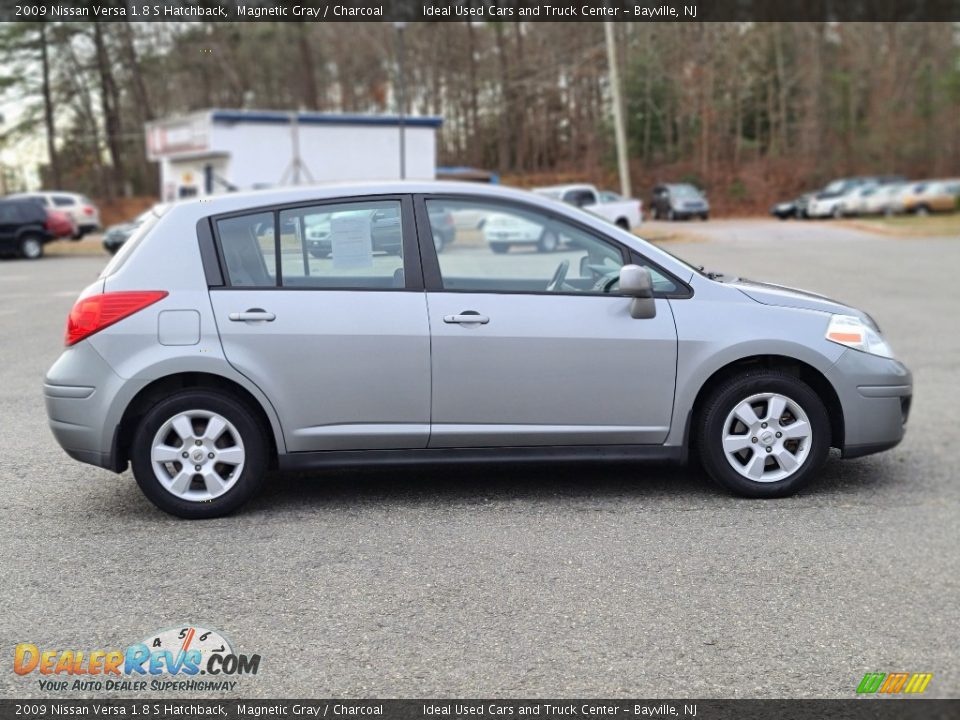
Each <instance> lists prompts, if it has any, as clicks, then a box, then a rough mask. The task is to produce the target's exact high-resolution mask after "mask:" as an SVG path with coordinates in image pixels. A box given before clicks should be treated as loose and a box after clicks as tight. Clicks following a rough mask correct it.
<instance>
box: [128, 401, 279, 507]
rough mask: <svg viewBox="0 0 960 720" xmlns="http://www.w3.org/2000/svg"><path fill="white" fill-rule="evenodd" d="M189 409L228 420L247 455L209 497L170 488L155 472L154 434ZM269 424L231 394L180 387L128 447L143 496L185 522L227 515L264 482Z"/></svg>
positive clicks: (142, 425) (145, 420) (147, 418)
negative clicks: (232, 477) (198, 498)
mask: <svg viewBox="0 0 960 720" xmlns="http://www.w3.org/2000/svg"><path fill="white" fill-rule="evenodd" d="M189 410H207V411H210V412H215V413H217V414H218V415H220V416H222V417H223V418H225V419H227V420H229V421H230V422H231V423H232V424H233V426H234V427H235V428H236V429H237V432H238V433H239V434H240V437H241V438H242V440H243V445H244V450H245V453H246V457H245V458H244V464H243V469H242V471H241V473H240V477H239V478H238V479H237V480H236V482H235V483H234V485H233V487H231V488H230V489H229V490H227V491H226V492H225V493H224V494H223V495H220V496H218V497H216V498H214V499H212V500H206V501H203V502H192V501H190V500H184V499H181V498H178V497H176V496H175V495H173V494H172V493H171V492H168V491H167V490H166V489H165V488H164V487H163V486H162V485H161V484H160V481H159V480H158V479H157V477H156V475H155V474H154V471H153V465H152V461H151V450H152V443H153V438H154V436H155V435H156V434H157V431H158V430H159V429H160V427H161V425H163V424H164V423H165V422H166V421H167V420H169V419H170V418H172V417H173V416H175V415H176V414H178V413H181V412H186V411H189ZM267 432H269V430H268V429H267V428H263V427H261V423H260V422H259V421H258V420H257V418H256V416H255V415H254V413H253V412H252V411H251V410H250V409H249V408H248V407H247V406H246V405H245V404H244V403H241V402H238V401H237V400H235V399H234V398H232V397H230V396H229V395H225V394H222V393H219V392H216V391H213V390H184V391H182V392H178V393H176V394H174V395H172V396H170V397H168V398H165V399H163V400H161V401H160V402H158V403H157V404H156V405H154V406H153V407H152V408H150V409H149V410H148V411H147V412H146V414H144V416H143V418H142V419H141V421H140V424H139V425H138V426H137V429H136V432H135V433H134V436H133V442H132V444H131V446H130V464H131V467H132V468H133V475H134V477H135V478H136V480H137V484H138V485H139V486H140V489H141V490H142V491H143V494H144V495H146V496H147V498H148V499H149V500H150V502H152V503H153V504H154V505H156V506H157V507H158V508H160V509H161V510H163V511H164V512H167V513H170V514H171V515H176V516H177V517H181V518H186V519H188V520H199V519H203V518H215V517H222V516H223V515H229V514H230V513H232V512H234V511H235V510H236V509H237V508H239V507H240V506H241V505H243V504H244V503H245V502H247V501H248V500H249V499H250V498H251V497H253V496H254V495H255V494H256V493H257V491H259V490H260V488H261V487H262V485H263V481H264V476H265V474H266V471H267V461H268V457H267V451H268V447H269V446H268V443H267V441H266V433H267Z"/></svg>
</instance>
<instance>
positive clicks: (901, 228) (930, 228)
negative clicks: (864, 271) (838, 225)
mask: <svg viewBox="0 0 960 720" xmlns="http://www.w3.org/2000/svg"><path fill="white" fill-rule="evenodd" d="M843 224H844V225H847V226H849V227H853V228H857V229H858V230H866V231H867V232H873V233H877V234H878V235H889V236H892V237H948V236H950V235H958V236H960V213H951V214H949V215H927V216H923V215H896V216H894V217H881V218H863V219H858V220H844V221H843Z"/></svg>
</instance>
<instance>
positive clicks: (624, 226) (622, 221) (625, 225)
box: [614, 218, 630, 232]
mask: <svg viewBox="0 0 960 720" xmlns="http://www.w3.org/2000/svg"><path fill="white" fill-rule="evenodd" d="M614 224H615V225H616V226H617V227H618V228H620V229H621V230H626V231H627V232H630V223H629V222H627V219H626V218H619V219H618V220H617V222H616V223H614Z"/></svg>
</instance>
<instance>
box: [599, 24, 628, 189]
mask: <svg viewBox="0 0 960 720" xmlns="http://www.w3.org/2000/svg"><path fill="white" fill-rule="evenodd" d="M603 34H604V37H605V38H606V41H607V66H608V68H607V69H608V71H609V73H610V95H611V98H612V100H613V131H614V135H615V137H616V142H617V169H618V170H619V172H620V194H621V195H623V196H624V197H630V196H631V195H632V194H633V193H632V191H631V189H630V167H629V165H628V164H627V134H626V128H625V127H624V124H623V96H622V95H621V93H620V72H619V69H618V67H617V65H618V64H617V40H616V37H615V36H614V32H613V23H612V22H604V23H603Z"/></svg>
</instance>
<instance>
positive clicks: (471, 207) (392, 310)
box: [44, 182, 912, 518]
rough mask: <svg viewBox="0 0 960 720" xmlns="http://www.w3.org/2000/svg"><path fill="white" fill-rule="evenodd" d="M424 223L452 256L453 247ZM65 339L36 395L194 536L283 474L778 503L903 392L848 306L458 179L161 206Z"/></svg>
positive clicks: (56, 425)
mask: <svg viewBox="0 0 960 720" xmlns="http://www.w3.org/2000/svg"><path fill="white" fill-rule="evenodd" d="M382 217H390V218H398V219H399V220H398V222H396V223H394V224H392V225H390V226H389V227H387V226H386V225H384V224H383V223H382V222H378V221H377V218H382ZM436 217H450V218H452V219H453V226H454V228H455V233H456V238H457V241H456V243H455V244H453V245H452V246H449V247H447V248H446V249H445V250H444V251H443V252H442V253H438V252H437V250H436V245H435V243H434V242H433V237H432V234H433V232H434V229H433V228H432V227H431V222H432V219H433V218H436ZM504 217H506V218H508V219H512V220H514V221H517V222H523V223H525V224H528V225H533V226H535V227H539V228H541V231H542V233H543V234H544V235H549V236H550V237H552V238H554V239H556V241H557V242H556V243H551V248H552V251H551V252H538V251H537V249H536V247H533V246H531V247H525V246H517V247H514V248H510V249H509V251H507V252H501V253H494V252H492V251H491V250H490V246H489V244H488V243H487V242H485V238H484V233H483V227H484V225H485V224H486V223H487V222H491V221H493V222H494V223H496V222H500V220H499V219H501V218H504ZM317 228H320V229H322V231H323V232H325V233H327V236H328V237H329V238H330V252H329V253H323V254H321V256H320V257H316V256H315V255H314V254H312V253H310V251H309V250H310V248H309V240H308V238H310V237H313V236H314V235H315V234H316V229H317ZM385 232H390V233H394V234H395V239H394V240H395V241H393V242H384V238H383V237H380V235H382V234H383V233H385ZM444 232H450V228H448V227H445V228H444ZM374 233H377V234H378V242H373V240H372V237H371V236H372V234H374ZM66 345H67V348H66V350H65V351H64V352H63V354H62V355H61V356H60V358H59V359H58V360H57V361H56V363H55V364H54V365H53V367H52V368H51V369H50V371H49V372H48V373H47V376H46V381H45V386H44V392H45V396H46V404H47V412H48V415H49V418H50V426H51V428H52V430H53V433H54V435H55V436H56V438H57V440H58V441H59V443H60V444H61V445H62V446H63V448H64V449H65V450H66V451H67V453H68V454H69V455H71V456H72V457H74V458H76V459H77V460H80V461H83V462H86V463H90V464H93V465H97V466H99V467H103V468H107V469H110V470H113V471H115V472H122V471H123V470H125V469H126V467H127V465H128V463H129V464H130V465H132V468H133V474H134V477H135V478H136V480H137V482H138V483H139V485H140V487H141V488H142V490H143V492H144V493H145V494H146V495H147V497H148V498H149V499H150V500H152V501H153V502H154V503H155V504H156V505H157V506H158V507H160V508H162V509H163V510H165V511H167V512H170V513H173V514H175V515H179V516H181V517H186V518H202V517H214V516H220V515H224V514H226V513H229V512H231V511H233V510H235V509H236V508H238V507H239V506H240V505H242V504H243V503H244V502H245V501H246V500H248V499H249V498H250V497H251V496H252V495H253V494H254V492H255V491H256V490H257V489H258V488H259V487H260V485H261V484H262V483H263V480H264V475H265V473H266V472H267V470H268V469H269V468H270V467H274V466H277V467H279V468H281V469H285V468H313V467H334V468H336V467H342V466H345V465H352V464H369V463H387V464H396V463H405V462H434V461H440V462H468V461H482V460H491V459H496V460H505V459H506V460H536V461H546V460H558V459H559V460H572V459H581V458H585V459H618V460H624V459H636V460H645V459H649V460H677V461H683V460H685V459H687V458H688V456H689V455H690V454H691V453H695V454H696V456H697V457H699V459H700V461H701V462H702V464H703V466H704V467H705V469H706V470H707V472H708V473H709V474H710V476H711V477H712V478H713V479H714V480H716V481H717V482H718V483H719V484H721V485H722V486H724V487H726V488H727V489H728V490H730V491H732V492H734V493H737V494H740V495H744V496H749V497H758V498H770V497H781V496H785V495H788V494H791V493H793V492H796V491H797V490H798V489H800V488H801V487H803V486H804V485H806V484H807V483H808V482H809V481H810V480H811V479H812V478H813V477H814V476H815V475H816V473H817V470H818V468H819V467H820V466H821V464H822V463H823V462H824V459H825V458H826V456H827V453H828V450H829V448H830V447H831V446H832V447H836V448H839V449H840V450H841V451H842V454H843V456H844V457H857V456H861V455H866V454H868V453H874V452H878V451H881V450H885V449H887V448H890V447H893V446H894V445H896V444H897V443H898V442H899V441H900V439H901V438H902V437H903V433H904V427H905V424H906V421H907V415H908V412H909V409H910V398H911V392H912V379H911V375H910V372H909V371H908V370H907V369H906V368H905V367H904V366H903V365H902V364H901V363H900V362H898V361H897V360H896V359H894V357H893V352H892V351H891V349H890V346H889V345H888V344H887V342H886V341H885V340H884V338H883V336H882V335H881V333H880V330H879V329H878V327H877V325H876V323H874V321H873V320H872V319H871V318H870V317H869V316H868V315H867V314H865V313H864V312H862V311H860V310H857V309H855V308H851V307H848V306H845V305H842V304H839V303H837V302H834V301H831V300H828V299H826V298H824V297H821V296H818V295H812V294H809V293H805V292H801V291H796V290H791V289H787V288H783V287H778V286H773V285H766V284H762V283H757V282H750V281H746V280H740V279H735V278H725V277H723V276H719V275H716V274H712V273H708V272H704V271H702V270H700V269H697V268H693V267H691V266H689V265H687V264H686V263H684V262H682V261H680V260H678V259H677V258H675V257H673V256H672V255H670V254H668V253H666V252H664V251H662V250H660V249H658V248H656V247H654V246H653V245H650V244H648V243H646V242H644V241H642V240H640V239H638V238H636V237H634V236H633V235H631V234H630V233H628V232H626V231H623V230H620V229H619V228H616V227H614V226H612V225H609V224H607V223H606V222H605V221H604V220H602V219H600V218H596V217H593V216H590V215H589V214H587V213H584V212H582V211H580V210H577V209H575V208H571V207H569V206H566V205H563V204H560V203H557V202H555V201H552V200H549V199H546V198H541V197H538V196H535V195H531V194H528V193H524V192H519V191H511V190H506V189H502V188H495V187H476V186H465V185H463V184H457V183H433V182H430V183H426V182H424V183H390V184H379V185H356V186H344V185H340V186H331V187H327V188H309V189H303V188H298V189H287V190H282V191H269V192H265V193H263V192H259V193H250V194H232V195H226V196H222V197H217V198H213V199H208V200H204V201H190V202H185V203H180V204H176V205H174V206H172V207H169V208H166V209H164V210H162V211H158V214H154V215H153V216H152V217H151V218H150V219H149V220H147V221H146V222H144V223H143V224H142V225H141V226H140V227H139V228H138V230H137V232H136V233H135V234H134V236H133V237H132V238H131V239H130V240H129V241H128V242H127V243H126V244H125V245H124V247H123V248H122V250H121V251H120V252H119V253H118V254H117V255H116V256H115V257H114V258H113V259H112V261H111V262H110V263H109V264H108V265H107V267H106V268H105V269H104V271H103V273H102V274H101V275H100V277H99V279H98V280H97V281H96V282H95V283H93V284H92V285H90V286H89V287H88V288H86V289H85V290H84V291H83V293H82V294H81V296H80V298H79V300H78V301H77V303H76V305H75V306H74V308H73V310H72V311H71V313H70V316H69V319H68V321H67V330H66Z"/></svg>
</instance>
